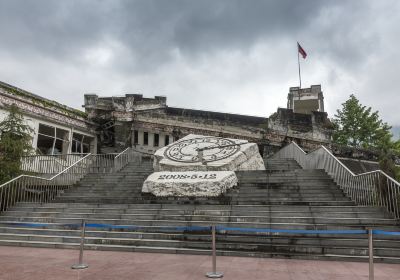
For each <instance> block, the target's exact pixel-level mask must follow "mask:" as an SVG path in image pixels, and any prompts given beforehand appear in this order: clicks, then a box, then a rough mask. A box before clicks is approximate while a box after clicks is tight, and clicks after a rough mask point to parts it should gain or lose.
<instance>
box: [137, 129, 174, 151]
mask: <svg viewBox="0 0 400 280" xmlns="http://www.w3.org/2000/svg"><path fill="white" fill-rule="evenodd" d="M153 136H154V137H153V143H152V145H153V147H158V146H160V143H162V142H161V141H164V146H167V145H169V143H170V136H169V135H164V139H160V138H162V137H160V135H159V134H157V133H154V134H153ZM133 144H135V145H136V144H139V131H138V130H134V131H133ZM148 145H149V133H148V132H147V131H144V132H143V146H148Z"/></svg>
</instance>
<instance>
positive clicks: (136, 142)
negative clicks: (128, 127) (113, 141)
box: [133, 130, 139, 144]
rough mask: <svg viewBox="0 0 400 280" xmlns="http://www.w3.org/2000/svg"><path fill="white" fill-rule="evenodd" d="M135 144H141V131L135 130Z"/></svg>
mask: <svg viewBox="0 0 400 280" xmlns="http://www.w3.org/2000/svg"><path fill="white" fill-rule="evenodd" d="M133 144H139V131H137V130H134V131H133Z"/></svg>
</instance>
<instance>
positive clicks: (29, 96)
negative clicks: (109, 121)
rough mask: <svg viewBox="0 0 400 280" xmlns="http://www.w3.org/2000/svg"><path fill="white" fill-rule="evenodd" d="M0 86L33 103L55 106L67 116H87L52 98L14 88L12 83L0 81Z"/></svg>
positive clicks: (47, 106) (49, 106) (46, 106)
mask: <svg viewBox="0 0 400 280" xmlns="http://www.w3.org/2000/svg"><path fill="white" fill-rule="evenodd" d="M0 87H2V88H3V89H5V90H6V91H7V92H8V93H10V94H12V95H15V96H19V97H22V98H24V99H28V100H29V101H31V102H32V103H33V104H36V105H39V106H43V107H45V108H55V109H57V110H59V111H61V112H62V113H64V114H65V115H68V116H69V117H81V118H87V114H86V113H85V112H82V111H80V110H78V109H74V108H71V107H68V106H66V105H63V104H61V103H58V102H56V101H53V100H49V99H45V98H42V97H40V96H37V95H35V94H32V93H30V92H27V91H25V90H22V89H19V88H16V87H14V86H12V85H9V84H6V83H3V82H0Z"/></svg>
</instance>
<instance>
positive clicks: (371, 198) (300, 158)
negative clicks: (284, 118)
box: [272, 142, 400, 219]
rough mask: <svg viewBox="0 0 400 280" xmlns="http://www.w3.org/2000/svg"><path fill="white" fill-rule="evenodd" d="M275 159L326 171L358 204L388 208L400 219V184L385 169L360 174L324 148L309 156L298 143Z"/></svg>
mask: <svg viewBox="0 0 400 280" xmlns="http://www.w3.org/2000/svg"><path fill="white" fill-rule="evenodd" d="M272 158H291V159H294V160H296V161H297V162H298V163H299V164H300V165H301V167H302V168H304V169H323V170H325V172H326V173H327V174H328V175H329V176H331V177H332V178H333V180H334V181H335V182H336V183H337V184H338V185H339V186H340V188H341V189H342V190H343V192H344V193H345V194H346V195H347V196H348V197H349V198H350V199H352V200H353V201H354V202H356V203H357V204H358V205H365V206H378V207H385V208H386V209H387V210H388V211H389V212H391V213H393V215H394V217H395V218H396V219H399V218H400V183H399V182H397V181H396V180H394V179H393V178H391V177H390V176H388V175H387V174H386V173H385V172H383V171H382V170H375V171H371V172H366V173H362V174H358V175H356V174H354V173H353V172H352V171H351V170H350V169H349V168H347V167H346V166H345V165H344V164H343V163H342V162H341V161H340V160H338V159H337V158H336V157H335V156H334V155H333V154H332V153H331V152H330V151H329V150H328V149H327V148H325V147H324V146H321V147H320V148H318V149H316V150H314V151H312V152H309V153H308V154H306V153H305V152H304V151H303V150H302V149H301V148H300V147H299V146H298V145H297V144H296V143H294V142H292V143H290V144H289V145H287V146H285V147H283V148H282V149H281V150H279V151H278V152H277V153H276V154H274V155H273V156H272Z"/></svg>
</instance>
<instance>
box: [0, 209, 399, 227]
mask: <svg viewBox="0 0 400 280" xmlns="http://www.w3.org/2000/svg"><path fill="white" fill-rule="evenodd" d="M47 218H54V219H58V218H62V219H75V218H76V219H88V220H89V219H107V220H126V221H128V220H130V221H142V220H146V221H150V220H179V221H213V222H225V223H226V222H246V223H247V222H255V223H268V222H271V223H282V222H288V223H313V222H314V223H326V224H336V223H338V224H360V225H362V224H394V223H396V221H395V220H393V219H385V218H373V217H343V216H342V217H326V216H318V215H315V216H313V215H296V216H283V215H279V216H273V215H266V216H244V215H239V216H236V215H212V214H211V213H209V214H207V215H201V214H180V215H173V214H164V213H163V214H161V213H158V214H153V215H152V214H105V213H64V212H59V213H57V212H32V213H26V212H10V213H7V214H6V215H3V216H1V217H0V220H8V221H10V220H27V219H29V220H32V221H41V220H45V221H46V220H47Z"/></svg>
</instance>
